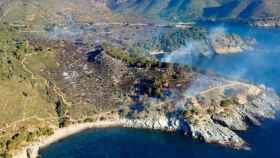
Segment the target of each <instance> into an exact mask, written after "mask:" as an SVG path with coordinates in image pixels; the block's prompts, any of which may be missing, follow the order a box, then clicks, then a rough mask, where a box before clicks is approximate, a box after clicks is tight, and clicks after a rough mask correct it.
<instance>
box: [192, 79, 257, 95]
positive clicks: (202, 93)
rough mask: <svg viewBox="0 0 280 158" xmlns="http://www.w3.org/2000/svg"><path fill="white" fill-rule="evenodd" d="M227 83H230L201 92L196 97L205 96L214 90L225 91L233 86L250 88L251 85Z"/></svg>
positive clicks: (235, 82) (234, 82)
mask: <svg viewBox="0 0 280 158" xmlns="http://www.w3.org/2000/svg"><path fill="white" fill-rule="evenodd" d="M229 82H230V83H228V84H225V85H222V86H217V87H212V88H209V89H207V90H204V91H201V92H199V93H198V94H197V95H205V94H207V93H210V92H212V91H215V90H219V89H226V88H229V87H234V86H238V85H240V86H244V87H248V86H252V85H249V84H247V83H242V82H238V81H229Z"/></svg>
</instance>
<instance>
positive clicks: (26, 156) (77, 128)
mask: <svg viewBox="0 0 280 158" xmlns="http://www.w3.org/2000/svg"><path fill="white" fill-rule="evenodd" d="M123 125H124V124H123V123H122V121H121V120H112V121H98V122H93V123H80V124H73V125H70V126H68V127H65V128H59V129H56V130H55V131H54V134H53V135H51V136H49V137H46V138H41V139H40V140H38V141H36V142H34V143H32V144H30V145H28V146H27V147H25V148H24V149H22V150H21V151H20V152H18V153H17V154H16V155H14V156H13V157H14V158H36V157H37V156H38V151H39V149H42V148H44V147H47V146H48V145H50V144H52V143H55V142H57V141H59V140H61V139H64V138H67V137H69V136H71V135H74V134H77V133H79V132H82V131H84V130H87V129H92V128H106V127H117V126H123Z"/></svg>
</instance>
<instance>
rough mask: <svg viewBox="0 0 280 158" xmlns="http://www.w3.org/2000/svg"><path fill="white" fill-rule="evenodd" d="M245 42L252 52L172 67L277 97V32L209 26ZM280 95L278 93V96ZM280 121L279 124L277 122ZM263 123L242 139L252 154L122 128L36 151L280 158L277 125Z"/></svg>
mask: <svg viewBox="0 0 280 158" xmlns="http://www.w3.org/2000/svg"><path fill="white" fill-rule="evenodd" d="M203 25H205V26H207V27H209V28H210V29H211V28H217V27H221V28H224V29H225V30H226V31H228V32H235V33H239V34H240V35H241V36H244V37H254V38H256V39H257V41H258V49H256V50H255V51H253V52H249V53H244V54H238V55H229V56H215V55H214V56H211V57H206V58H202V57H197V56H195V57H192V60H191V62H189V61H190V60H188V58H189V57H190V56H185V57H183V58H181V60H180V61H178V60H176V61H173V62H178V63H183V64H192V65H193V66H195V67H199V68H200V69H203V70H207V71H213V72H216V73H218V74H220V75H222V76H227V77H231V78H236V79H241V80H248V81H250V82H254V83H257V84H264V85H266V86H269V87H271V88H274V89H275V90H276V91H277V92H278V93H279V92H280V43H279V41H280V31H279V30H277V29H273V30H263V29H255V28H249V27H246V26H242V25H230V26H229V25H226V24H209V23H204V24H203ZM279 94H280V93H279ZM278 120H279V119H278ZM278 120H276V121H266V122H265V123H264V125H263V126H261V127H252V128H251V129H250V130H249V131H247V132H245V133H240V135H241V136H242V138H244V139H245V140H246V141H247V142H248V143H249V144H250V145H251V148H252V150H251V151H243V150H240V151H238V150H232V149H229V148H224V147H221V146H218V145H211V144H206V143H201V142H199V141H195V140H193V139H191V138H189V137H186V136H184V135H182V134H179V133H173V134H170V133H163V132H157V131H147V130H139V129H126V128H105V129H92V130H88V131H84V132H81V133H79V134H76V135H74V136H71V137H69V138H67V139H65V140H62V141H60V142H57V143H54V144H52V145H51V146H49V147H47V148H46V149H43V150H41V151H40V154H41V156H42V158H171V157H175V158H177V157H178V158H179V157H184V158H279V157H280V150H279V142H280V136H279V133H280V121H278Z"/></svg>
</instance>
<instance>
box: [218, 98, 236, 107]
mask: <svg viewBox="0 0 280 158" xmlns="http://www.w3.org/2000/svg"><path fill="white" fill-rule="evenodd" d="M234 104H235V101H234V100H232V99H226V100H222V101H221V103H220V106H221V107H228V106H230V105H234Z"/></svg>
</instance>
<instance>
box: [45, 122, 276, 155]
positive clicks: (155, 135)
mask: <svg viewBox="0 0 280 158" xmlns="http://www.w3.org/2000/svg"><path fill="white" fill-rule="evenodd" d="M279 124H280V122H279V121H267V122H266V124H265V125H264V126H262V127H252V128H251V129H250V130H248V131H247V132H246V134H245V133H243V134H242V136H243V138H244V139H245V140H247V141H248V142H249V143H251V144H252V146H251V147H252V150H250V151H246V150H233V149H229V148H224V147H221V146H218V145H213V144H205V143H202V142H200V141H194V140H193V139H191V138H190V137H186V136H184V135H182V134H178V133H166V132H160V131H151V130H142V129H129V128H98V129H96V128H95V129H89V130H85V131H83V132H81V133H78V134H75V135H73V136H70V137H68V138H67V139H63V140H61V141H58V142H56V143H54V144H51V145H50V146H47V147H46V148H42V149H41V150H40V156H41V157H42V158H50V157H61V158H62V157H71V158H72V157H73V158H82V157H115V158H119V157H123V155H125V156H126V157H128V158H138V157H139V158H140V157H147V158H150V157H155V158H157V157H158V158H169V157H172V156H174V155H176V156H179V157H180V156H186V155H188V157H191V158H204V157H226V158H238V157H242V158H263V157H275V155H279V154H280V151H279V150H278V148H277V143H278V142H279V141H280V138H279V137H275V135H277V134H278V133H279V131H280V128H279ZM256 138H257V139H256Z"/></svg>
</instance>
